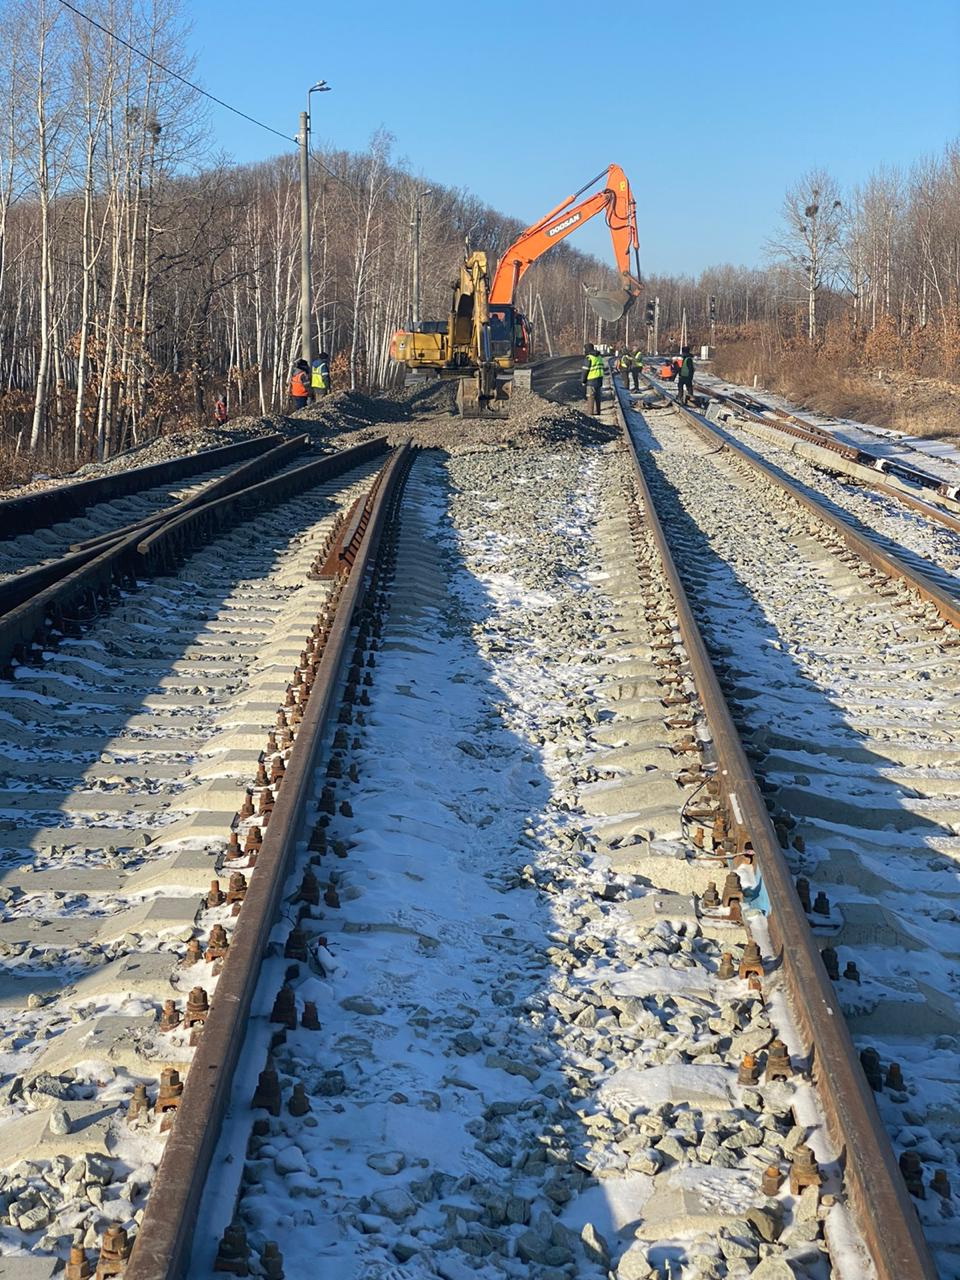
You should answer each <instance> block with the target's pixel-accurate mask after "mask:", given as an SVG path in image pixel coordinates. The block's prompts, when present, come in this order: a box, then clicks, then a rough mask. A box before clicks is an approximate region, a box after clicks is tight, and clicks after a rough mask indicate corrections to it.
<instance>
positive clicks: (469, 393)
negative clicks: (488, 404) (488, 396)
mask: <svg viewBox="0 0 960 1280" xmlns="http://www.w3.org/2000/svg"><path fill="white" fill-rule="evenodd" d="M457 409H458V410H459V412H460V417H461V418H479V417H480V388H479V386H478V385H477V379H476V378H458V379H457Z"/></svg>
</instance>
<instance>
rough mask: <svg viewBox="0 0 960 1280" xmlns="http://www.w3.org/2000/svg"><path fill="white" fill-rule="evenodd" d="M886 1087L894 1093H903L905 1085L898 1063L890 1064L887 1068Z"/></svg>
mask: <svg viewBox="0 0 960 1280" xmlns="http://www.w3.org/2000/svg"><path fill="white" fill-rule="evenodd" d="M885 1083H886V1086H887V1088H888V1089H893V1091H894V1092H895V1093H903V1092H904V1090H905V1089H906V1087H907V1086H906V1085H905V1084H904V1082H903V1072H902V1071H901V1070H900V1063H899V1062H891V1063H890V1065H889V1067H887V1076H886V1081H885Z"/></svg>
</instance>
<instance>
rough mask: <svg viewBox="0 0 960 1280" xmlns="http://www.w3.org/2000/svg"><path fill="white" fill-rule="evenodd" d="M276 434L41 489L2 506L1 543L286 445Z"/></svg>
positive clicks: (0, 516)
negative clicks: (92, 508) (93, 507)
mask: <svg viewBox="0 0 960 1280" xmlns="http://www.w3.org/2000/svg"><path fill="white" fill-rule="evenodd" d="M283 438H284V437H283V436H282V435H280V434H278V433H276V432H272V433H270V434H269V435H263V436H254V437H253V438H252V439H250V440H241V441H240V443H239V444H227V445H222V446H220V447H219V448H216V449H204V450H201V452H200V453H189V454H181V455H180V456H179V457H177V458H168V459H167V460H166V461H164V462H152V463H150V464H149V466H146V467H132V468H131V469H130V470H128V471H117V472H115V473H114V474H112V475H107V476H94V477H92V478H91V479H90V480H78V481H76V482H75V483H74V484H60V485H55V486H54V487H53V488H51V489H39V490H37V491H36V492H34V493H25V494H21V495H20V496H19V497H16V498H7V499H6V500H5V501H3V502H0V539H3V538H15V537H17V536H18V535H19V534H23V533H33V532H34V531H35V530H37V529H42V528H43V527H44V526H45V525H49V524H52V523H53V522H54V521H53V520H52V519H51V518H50V513H51V512H53V516H54V520H62V519H64V518H66V517H68V516H75V515H77V514H78V513H79V512H81V511H85V510H86V508H87V507H89V506H91V505H92V504H93V503H95V502H108V501H109V500H110V499H111V498H120V497H124V496H126V495H127V494H130V493H139V492H140V491H141V490H143V489H149V488H152V487H153V486H154V485H158V484H166V483H167V482H168V481H171V480H179V479H180V478H181V477H182V476H189V475H193V474H194V473H195V472H197V471H207V470H209V469H210V468H211V467H219V466H222V465H223V464H224V463H227V462H233V461H240V459H242V458H249V457H252V456H254V455H256V454H258V453H262V452H264V451H265V450H266V449H272V448H273V447H274V446H275V445H277V444H279V443H280V442H281V441H282V440H283Z"/></svg>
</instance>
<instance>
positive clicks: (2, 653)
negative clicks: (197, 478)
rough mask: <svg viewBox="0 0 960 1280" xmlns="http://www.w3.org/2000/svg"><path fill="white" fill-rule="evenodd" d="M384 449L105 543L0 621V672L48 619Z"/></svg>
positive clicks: (292, 474)
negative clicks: (273, 501) (201, 537)
mask: <svg viewBox="0 0 960 1280" xmlns="http://www.w3.org/2000/svg"><path fill="white" fill-rule="evenodd" d="M387 448H388V446H387V442H386V438H385V437H382V436H380V437H378V438H377V439H375V440H369V441H367V442H366V443H364V444H360V445H356V446H355V447H354V448H352V449H344V450H341V451H340V452H338V453H331V454H327V455H326V456H325V457H323V458H320V459H318V460H317V461H315V462H310V463H307V465H306V466H304V467H297V468H296V469H295V470H293V471H285V472H283V473H282V474H280V475H278V476H272V477H270V478H269V479H267V480H262V481H260V482H259V483H258V484H255V485H253V486H251V487H249V488H247V489H244V490H241V491H240V492H239V493H235V494H230V495H228V496H227V497H222V498H218V499H217V500H216V501H214V502H210V503H207V504H206V505H204V506H200V507H197V508H194V509H192V510H190V511H187V512H182V513H181V514H180V515H178V516H177V517H176V518H174V519H173V520H170V521H163V520H161V523H160V525H159V526H158V527H156V528H154V529H152V530H151V531H150V532H149V533H148V535H147V537H144V535H143V531H142V530H137V531H136V532H134V533H131V534H130V535H128V536H127V537H125V538H122V539H121V540H120V541H118V542H115V543H111V544H110V546H108V547H107V548H106V550H103V551H100V552H99V553H98V554H97V555H95V556H94V557H93V559H92V560H89V561H88V562H87V563H86V564H84V565H82V566H80V567H79V568H76V569H74V570H73V571H72V572H70V573H68V574H67V575H66V577H64V578H61V579H60V580H59V581H57V582H54V583H52V584H50V585H48V586H46V587H45V588H44V589H43V590H41V591H39V592H38V593H37V594H36V595H35V596H32V597H31V598H30V599H29V600H25V601H24V602H23V603H22V604H19V605H17V606H16V608H14V609H11V610H10V611H9V612H8V613H6V614H4V615H3V616H2V617H0V667H3V666H6V665H7V664H9V662H10V660H11V658H13V657H15V656H16V655H17V654H18V652H20V651H21V650H22V651H26V650H27V647H28V646H29V645H30V644H31V643H33V641H34V639H35V638H36V637H37V636H42V635H43V633H44V628H45V624H46V621H47V618H48V616H53V618H54V621H58V620H59V619H61V618H62V617H63V616H64V615H65V614H66V613H67V612H68V611H70V610H73V611H82V610H84V609H88V608H89V607H90V606H91V604H92V603H94V602H95V601H96V598H97V596H98V595H102V594H104V593H106V592H109V591H110V590H112V589H113V587H114V585H115V584H116V583H117V581H135V580H136V578H137V576H138V575H140V574H143V573H145V572H146V573H152V572H157V571H158V570H161V569H163V568H165V567H166V566H167V565H169V564H172V563H174V562H175V560H176V558H177V556H178V555H180V554H182V553H183V552H184V550H185V548H186V547H187V546H188V545H192V539H193V538H194V537H195V536H197V535H199V534H209V532H210V531H212V530H214V529H220V528H224V527H226V526H228V525H229V524H231V523H234V522H236V521H237V520H239V519H240V518H241V516H242V515H244V514H245V512H246V511H247V510H248V509H249V508H250V507H256V506H257V505H259V504H260V503H263V502H268V501H270V500H271V499H273V498H278V499H282V498H285V497H287V496H289V494H291V493H294V492H296V491H297V490H298V489H302V488H307V487H312V486H313V485H315V484H320V483H321V482H322V481H324V480H327V479H332V478H333V477H335V476H338V475H342V474H343V472H344V471H349V470H350V469H351V468H352V467H356V466H360V465H361V464H362V463H364V462H367V461H369V460H370V459H371V458H374V457H377V456H379V455H380V454H382V453H386V452H387Z"/></svg>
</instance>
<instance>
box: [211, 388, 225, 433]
mask: <svg viewBox="0 0 960 1280" xmlns="http://www.w3.org/2000/svg"><path fill="white" fill-rule="evenodd" d="M213 419H214V421H215V422H216V424H217V426H218V427H222V426H223V424H224V423H225V422H226V420H227V402H226V400H224V398H223V396H217V403H216V404H215V405H214V406H213Z"/></svg>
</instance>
